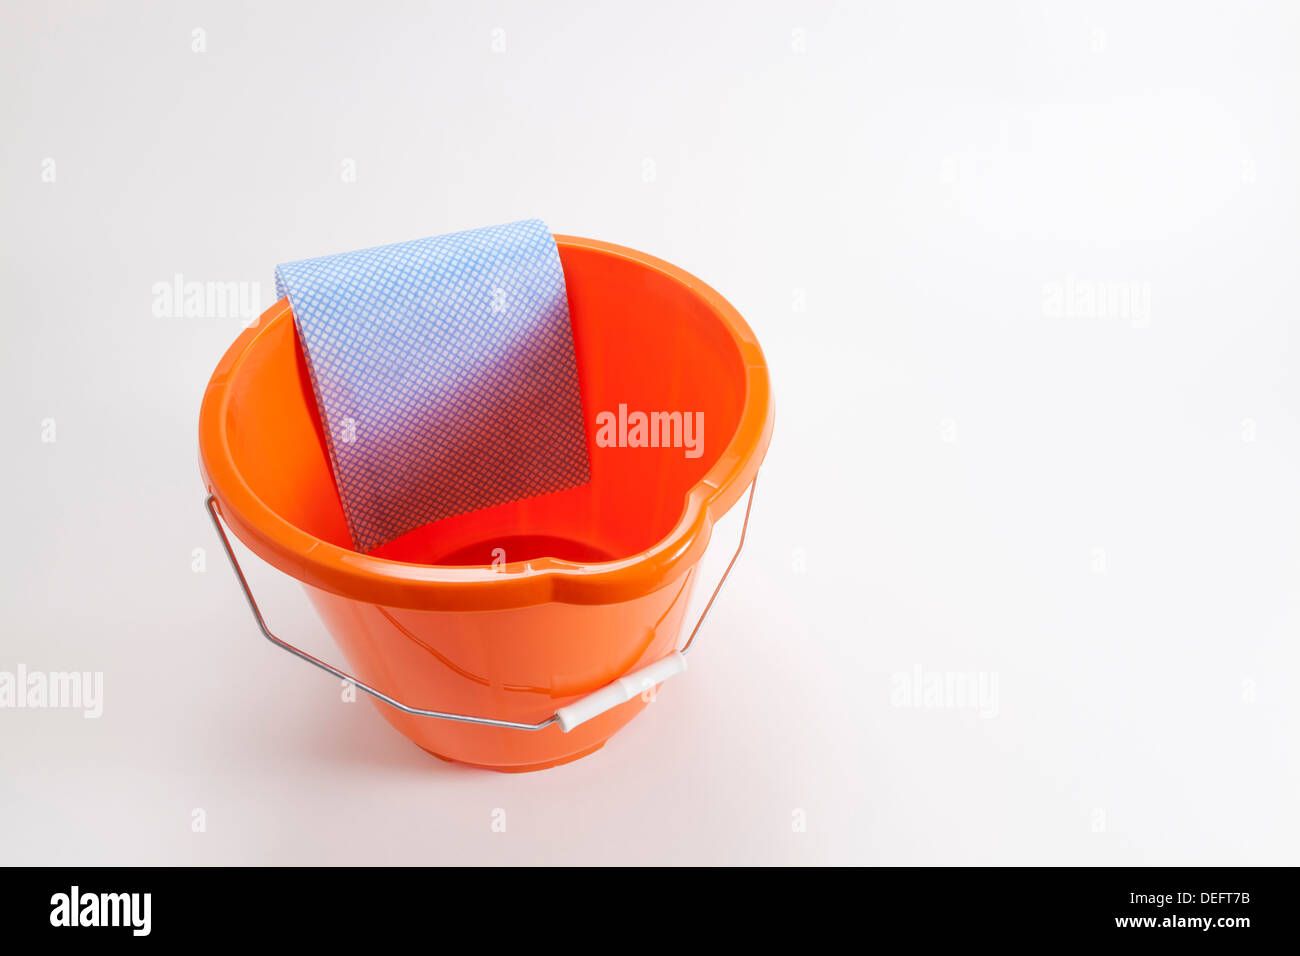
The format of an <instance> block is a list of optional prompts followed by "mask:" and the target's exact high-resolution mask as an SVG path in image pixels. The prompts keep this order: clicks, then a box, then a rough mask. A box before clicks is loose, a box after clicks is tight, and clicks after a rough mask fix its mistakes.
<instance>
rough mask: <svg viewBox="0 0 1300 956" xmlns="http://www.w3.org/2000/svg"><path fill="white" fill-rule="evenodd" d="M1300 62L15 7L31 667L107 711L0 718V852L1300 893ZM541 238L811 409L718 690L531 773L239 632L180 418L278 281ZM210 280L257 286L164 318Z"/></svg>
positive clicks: (712, 626) (1028, 7) (482, 10)
mask: <svg viewBox="0 0 1300 956" xmlns="http://www.w3.org/2000/svg"><path fill="white" fill-rule="evenodd" d="M1298 31H1300V8H1296V7H1295V6H1294V5H1291V4H1286V3H1276V4H1255V3H1247V4H1241V3H1221V4H1195V5H1191V4H1184V3H1173V2H1170V3H1141V4H1132V3H1099V4H1087V5H1083V4H1057V3H1049V4H1041V5H1035V4H1010V3H993V4H979V5H974V4H962V3H956V2H951V3H927V4H920V5H918V4H908V3H874V4H863V5H850V4H831V3H805V2H800V3H794V2H788V3H770V2H768V3H746V4H728V5H723V4H701V3H685V2H682V3H678V2H666V3H661V4H657V5H654V6H646V5H645V4H631V3H623V4H594V3H592V4H589V3H554V4H526V3H503V2H489V3H427V2H422V3H386V4H372V5H364V6H360V7H357V6H354V5H350V4H341V3H305V2H304V3H292V4H278V5H275V6H273V7H272V6H271V5H253V4H225V3H207V2H204V3H196V2H181V3H162V2H149V3H133V4H123V5H103V6H91V5H88V4H81V3H49V2H39V3H38V2H34V0H33V2H26V0H24V2H20V3H17V4H9V5H7V6H6V7H5V9H4V12H3V13H2V14H0V56H2V57H3V60H4V62H5V63H6V65H7V67H8V71H9V75H10V82H8V83H6V84H5V86H4V89H3V91H2V92H0V121H2V123H3V128H4V130H5V133H4V136H3V137H0V201H2V204H3V209H4V210H5V215H4V229H3V233H2V235H3V243H4V246H3V250H2V252H3V255H0V282H2V283H3V284H2V286H0V288H2V289H3V292H4V296H3V301H4V305H3V313H2V314H3V343H4V347H3V349H2V350H0V363H3V365H2V366H0V371H2V372H3V374H0V408H3V410H4V414H3V415H0V438H2V439H3V444H2V445H0V447H3V448H4V467H3V469H2V470H0V475H2V476H3V479H2V480H3V483H4V484H3V496H4V500H5V501H6V502H7V503H8V504H9V509H8V512H7V514H8V518H7V529H6V530H7V545H6V547H5V549H4V552H3V556H2V557H0V598H2V599H3V608H4V622H3V627H0V672H5V671H8V672H13V671H15V669H16V668H18V667H19V666H20V665H21V666H23V667H26V668H31V669H34V670H35V669H39V670H44V671H51V672H53V671H78V672H94V673H99V674H102V679H103V699H102V715H100V716H99V717H97V718H90V719H87V718H85V717H83V715H82V713H80V712H78V711H74V710H57V709H56V710H49V709H46V710H42V709H15V708H9V709H0V861H3V862H13V863H68V864H94V863H98V864H108V863H188V862H193V863H336V864H350V863H410V864H415V863H490V864H496V863H512V864H514V863H543V862H554V863H619V862H626V863H633V862H649V863H679V862H680V863H688V862H689V863H800V864H803V863H885V864H915V863H920V864H926V863H1084V864H1111V863H1113V864H1139V863H1141V864H1191V863H1201V864H1228V863H1294V862H1295V861H1296V858H1297V851H1298V850H1300V827H1298V826H1297V823H1296V821H1295V812H1294V811H1295V807H1296V805H1297V803H1300V774H1298V772H1297V763H1296V748H1295V736H1296V730H1297V726H1298V725H1300V722H1298V721H1297V716H1298V715H1297V703H1296V699H1295V695H1294V693H1293V689H1294V687H1295V686H1296V683H1297V678H1298V677H1300V674H1298V670H1300V651H1298V650H1297V640H1296V635H1297V633H1298V632H1300V600H1298V599H1297V594H1298V593H1300V592H1298V591H1297V582H1300V504H1298V503H1297V499H1298V498H1300V496H1298V495H1297V493H1296V488H1297V487H1300V482H1298V479H1300V421H1298V418H1300V386H1298V384H1297V379H1296V376H1295V375H1294V374H1293V373H1292V372H1291V370H1292V368H1293V367H1294V366H1295V365H1296V362H1297V357H1298V356H1297V352H1296V348H1295V345H1294V333H1293V330H1294V328H1295V326H1296V322H1297V302H1300V288H1298V282H1297V277H1296V276H1297V270H1296V265H1295V264H1296V262H1297V255H1298V253H1300V215H1298V213H1300V203H1298V201H1297V200H1298V190H1297V185H1298V182H1300V110H1298V109H1297V108H1296V107H1297V102H1296V100H1297V94H1296V91H1297V90H1300V65H1298V64H1297V59H1296V57H1295V50H1296V46H1297V33H1298ZM534 215H535V216H540V217H542V218H544V219H545V220H546V221H547V223H548V224H549V225H550V227H551V228H552V229H553V230H555V231H556V232H560V233H568V234H576V235H582V236H592V237H596V238H600V239H605V240H609V241H612V242H617V243H621V244H624V245H629V246H632V247H635V248H639V249H643V250H645V251H646V252H649V253H651V254H653V255H656V256H659V257H661V258H664V259H667V260H669V261H671V262H674V263H676V264H678V265H681V266H682V267H684V268H686V269H687V270H689V271H691V272H693V273H695V274H697V275H699V276H700V277H701V278H703V279H704V280H705V281H707V282H708V283H710V284H711V285H713V286H714V287H715V288H717V289H718V290H719V291H721V292H722V293H723V294H724V295H726V296H727V297H728V298H729V299H730V300H731V301H732V302H733V304H735V306H736V307H737V308H738V309H739V310H740V312H741V313H742V314H743V315H744V316H745V317H746V318H747V320H748V321H749V323H750V324H751V326H752V327H753V328H754V330H755V332H756V333H757V335H758V337H759V339H760V341H761V342H762V344H763V347H764V349H765V352H766V354H767V358H768V361H769V363H770V364H771V366H772V371H773V384H774V389H775V396H776V429H775V435H774V439H773V443H772V447H771V451H770V454H769V456H768V459H767V464H766V466H765V468H764V469H763V472H762V474H761V477H760V480H759V484H758V491H757V496H756V499H755V504H754V512H753V518H752V523H751V527H750V537H749V541H748V543H747V545H746V549H745V554H744V556H743V557H742V559H741V561H740V563H739V564H738V565H737V567H736V569H735V572H734V573H733V576H732V580H731V581H730V582H729V584H728V586H727V590H726V592H725V593H724V596H723V597H722V598H720V599H719V602H718V604H717V605H716V606H715V607H714V609H713V611H712V612H711V614H710V618H709V622H708V624H707V625H706V629H705V631H704V632H702V634H701V639H700V640H701V643H700V645H699V648H698V651H694V652H692V655H691V669H690V670H689V671H688V672H687V673H686V674H684V675H682V676H681V677H678V678H675V679H674V680H673V682H671V683H670V684H668V685H666V686H665V688H664V691H663V693H662V694H661V695H660V697H659V700H658V701H657V702H656V703H655V705H654V706H653V707H651V708H649V709H648V711H647V713H646V714H645V715H644V716H642V717H640V718H639V719H637V720H635V721H634V722H633V723H632V724H630V725H629V726H628V727H627V728H626V730H624V731H623V732H621V733H620V734H619V735H617V736H616V737H615V738H613V740H612V741H611V742H610V743H609V744H608V745H607V746H606V747H605V748H604V749H603V750H602V751H600V752H599V753H598V754H597V755H595V756H593V757H591V758H589V759H584V760H581V761H578V762H576V763H574V764H571V765H568V766H565V767H561V768H557V769H555V770H552V771H547V772H544V773H540V774H529V775H522V776H513V775H499V774H491V773H483V772H478V771H472V770H467V769H463V768H458V767H453V766H450V765H447V764H443V763H440V762H438V761H435V760H433V759H432V758H430V757H428V756H427V755H425V754H424V753H422V752H421V751H419V750H418V749H417V748H415V747H414V746H413V745H411V744H410V743H409V742H407V741H406V740H404V739H403V738H402V737H401V736H400V735H398V734H397V733H395V732H394V731H393V730H392V729H391V728H389V727H388V725H387V724H386V723H385V722H384V721H383V720H382V719H381V718H380V716H379V715H378V714H377V713H375V712H374V711H373V709H372V708H371V707H370V705H369V704H368V703H365V702H360V703H356V704H347V703H343V702H341V701H340V695H339V689H338V687H337V686H336V684H335V683H334V682H332V681H331V680H330V679H329V678H328V677H325V676H324V675H321V674H319V673H317V672H314V671H311V670H310V669H308V668H307V667H306V666H305V665H302V664H301V663H300V662H297V661H294V660H292V659H291V658H290V657H288V656H287V655H285V654H282V653H280V652H278V651H276V650H274V649H273V648H271V647H270V646H269V645H268V644H266V643H265V642H264V641H263V640H262V639H261V638H260V637H259V636H258V635H257V634H256V632H255V631H254V630H253V627H252V624H251V621H250V620H249V618H248V614H247V610H246V608H245V607H244V605H243V602H242V599H241V597H240V595H239V593H238V591H237V589H236V585H235V582H234V579H233V577H232V576H231V575H230V573H229V571H228V570H227V569H226V568H225V567H224V560H223V559H222V557H221V555H220V553H219V551H218V544H217V540H216V538H215V537H214V536H213V534H212V531H211V528H210V527H209V526H208V523H207V517H206V515H205V513H204V511H203V508H202V497H203V491H202V487H201V484H200V480H199V476H198V468H197V450H196V431H197V412H198V406H199V400H200V398H201V395H202V391H203V387H204V385H205V383H206V381H207V378H208V376H209V375H210V373H211V371H212V368H213V366H214V365H215V363H216V361H217V359H218V358H219V357H220V355H221V354H222V352H223V351H224V349H225V348H226V346H227V345H228V344H229V343H230V342H231V341H232V340H233V339H234V337H235V336H236V335H237V334H238V332H239V330H240V327H241V324H242V322H243V321H244V319H245V315H244V314H243V312H245V311H251V312H254V313H255V312H256V311H259V310H260V308H261V307H265V306H267V305H269V304H270V301H271V296H272V283H271V273H272V269H273V267H274V265H275V264H276V263H278V262H282V261H285V260H289V259H298V258H303V257H307V256H314V255H321V254H326V253H331V252H337V251H341V250H346V249H353V248H360V247H365V246H370V245H376V244H380V243H385V242H392V241H398V240H401V239H408V238H414V237H418V236H424V235H432V234H437V233H442V232H447V231H452V230H456V229H464V228H472V227H475V226H481V225H488V224H492V223H498V222H505V221H510V220H514V219H519V218H523V217H526V216H534ZM178 276H179V277H180V281H181V282H191V281H197V282H203V283H222V284H224V283H236V284H237V285H236V288H237V289H238V290H240V292H241V293H242V294H243V295H244V296H245V298H246V299H247V301H248V302H249V303H251V302H254V301H255V302H256V307H254V308H252V309H244V308H242V307H241V308H238V309H228V310H224V311H222V310H214V311H215V312H216V313H220V314H214V312H209V311H207V310H206V309H204V310H198V311H197V312H194V313H191V312H190V311H188V310H186V309H185V308H184V307H183V305H176V304H175V303H173V304H172V305H171V306H168V305H167V303H166V302H165V301H163V299H162V298H160V293H159V291H158V289H159V287H160V285H161V286H167V285H168V284H170V283H174V282H176V281H177V277H178ZM250 579H251V581H252V583H253V585H254V587H255V588H256V589H257V591H258V594H259V596H260V597H261V599H262V601H263V604H264V606H265V608H266V610H267V615H268V618H269V619H270V620H271V621H272V623H273V625H274V626H275V627H277V629H279V630H280V631H282V632H284V633H285V635H286V636H289V637H292V638H295V639H298V640H300V641H301V643H302V644H303V645H305V646H307V647H309V648H311V649H312V650H314V651H316V652H319V653H320V654H321V655H322V656H326V655H330V656H332V657H333V658H334V659H337V652H336V651H334V649H333V647H332V646H331V644H330V642H329V640H328V638H327V637H326V636H325V635H324V633H323V631H322V629H321V628H320V626H319V624H318V622H317V621H316V619H315V617H314V615H313V613H312V611H311V610H310V608H309V607H308V606H307V604H306V602H305V600H304V599H303V598H302V595H301V594H300V593H299V592H298V591H296V590H295V588H294V586H293V585H292V583H291V582H289V581H287V580H286V579H284V578H283V577H281V576H279V575H278V574H276V573H274V572H272V571H270V570H268V569H266V568H264V567H254V568H252V569H251V571H250ZM502 820H504V821H505V825H504V830H502V829H501V827H500V826H497V825H496V824H498V823H499V821H502Z"/></svg>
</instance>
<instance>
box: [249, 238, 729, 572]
mask: <svg viewBox="0 0 1300 956" xmlns="http://www.w3.org/2000/svg"><path fill="white" fill-rule="evenodd" d="M559 250H560V260H561V262H562V264H563V266H564V277H565V282H566V284H567V286H568V295H569V309H570V314H571V319H572V323H573V340H574V348H575V351H576V358H577V366H578V378H579V382H580V387H581V390H582V406H583V418H584V422H585V425H586V434H587V449H588V453H589V455H590V460H591V481H590V482H588V483H587V484H585V485H581V486H578V487H576V488H570V489H567V490H565V491H560V492H555V493H553V494H549V495H543V496H539V497H535V498H527V499H524V500H521V501H514V502H507V503H505V504H501V505H496V506H494V507H491V508H484V509H481V510H479V511H473V512H469V513H467V514H462V515H456V516H454V517H450V518H444V519H442V520H440V521H435V522H431V523H430V524H427V525H425V526H423V527H421V528H418V529H416V530H414V531H411V532H408V533H407V534H405V535H403V536H401V537H400V538H397V539H395V540H394V541H391V542H389V543H388V544H385V545H382V546H381V547H379V548H377V549H375V550H374V551H372V552H371V553H372V554H374V555H376V556H378V557H382V558H389V559H391V560H396V561H406V562H411V563H416V564H433V565H443V566H446V565H487V564H492V563H494V562H495V563H501V562H502V561H504V562H515V561H525V560H532V559H536V558H542V557H555V558H563V559H566V560H569V561H574V562H577V563H592V562H599V561H608V560H614V559H618V558H624V557H630V556H632V555H636V554H638V553H640V552H642V551H645V550H647V549H649V548H651V547H652V546H653V545H655V544H656V543H657V542H658V541H660V540H661V539H662V538H664V537H665V536H666V535H667V534H668V533H669V531H671V530H672V528H673V526H674V525H675V524H676V522H677V520H678V519H679V518H680V517H681V514H682V510H683V508H684V506H685V502H686V495H687V492H688V491H689V490H690V489H691V487H692V486H693V485H695V484H696V483H697V482H698V481H699V480H700V479H701V478H702V477H703V476H704V475H705V473H706V472H708V470H709V469H710V468H711V467H712V466H713V465H714V464H715V463H716V462H717V461H718V458H719V457H720V455H721V454H722V452H723V450H724V449H725V448H726V447H727V444H728V443H729V442H730V440H731V438H732V436H733V435H734V433H735V431H736V428H737V427H738V425H739V422H740V416H741V410H742V406H743V403H744V400H745V394H746V376H745V368H744V363H743V361H742V359H741V355H740V353H739V351H738V350H737V348H736V345H735V343H734V341H733V339H732V337H731V335H730V333H729V331H728V329H727V327H726V326H725V325H724V324H723V322H722V320H721V319H720V318H719V317H718V316H717V315H715V314H714V312H713V311H712V310H711V309H710V308H709V306H708V305H707V304H706V303H705V302H704V301H703V300H702V299H700V298H698V297H697V296H696V295H695V294H693V293H692V291H691V290H690V289H689V288H688V287H686V286H684V285H682V284H681V283H679V282H678V281H677V280H675V279H673V278H672V277H670V276H667V275H665V274H663V273H661V272H659V271H657V270H655V269H653V268H651V267H649V266H647V265H645V264H642V263H638V262H635V261H632V260H629V259H625V258H622V257H620V256H617V255H614V254H611V253H609V252H604V251H601V250H596V249H589V248H584V247H580V246H569V245H565V244H564V243H563V242H561V243H560V246H559ZM230 385H231V387H230V402H229V405H228V411H227V416H228V418H227V421H226V433H227V436H228V441H229V443H230V449H231V457H232V460H233V463H234V465H235V467H236V468H237V469H238V470H239V472H240V473H241V475H242V476H243V478H244V480H245V481H246V482H247V484H248V486H249V488H250V489H251V490H252V491H253V493H254V494H256V495H257V496H258V497H259V498H260V499H261V500H262V501H263V502H264V503H265V504H266V505H267V506H268V507H269V508H271V509H272V510H274V511H276V512H277V513H278V514H280V515H281V516H282V517H283V518H284V519H285V520H287V521H288V522H290V523H291V524H293V525H295V526H297V527H298V528H300V529H302V530H303V531H306V532H307V533H308V534H311V535H312V536H314V537H317V538H320V539H321V540H324V541H327V542H330V543H331V544H335V545H338V546H339V547H343V548H352V541H351V538H350V536H349V534H348V528H347V522H346V521H345V519H344V516H343V508H342V505H341V504H340V502H339V496H338V491H337V489H336V487H335V484H334V478H333V475H332V472H331V467H330V462H329V454H328V452H327V450H326V446H325V438H324V433H323V432H322V430H321V423H320V419H319V416H318V415H317V411H316V400H315V396H314V394H313V392H312V387H311V381H310V379H309V377H308V373H307V367H306V364H305V360H304V358H303V355H302V350H301V348H300V347H299V345H298V338H297V333H296V331H295V329H294V325H293V322H292V321H288V320H287V317H286V320H285V321H278V322H275V323H273V325H272V326H271V327H270V328H268V329H266V330H265V332H264V333H263V334H262V335H261V336H259V337H258V339H257V344H256V346H255V347H254V350H253V352H252V353H250V354H249V355H248V356H247V357H246V359H245V361H244V362H242V363H241V364H240V366H239V370H238V371H237V373H236V375H235V377H234V379H233V380H232V381H231V383H230ZM620 407H621V409H620ZM620 412H621V413H620ZM638 414H639V415H644V416H645V419H644V425H643V426H642V427H640V428H638V425H639V424H641V422H642V421H643V420H642V419H639V418H638ZM701 424H702V428H701V427H699V426H700V425H701ZM611 440H612V441H613V444H609V442H610V441H611ZM620 441H621V442H622V444H621V445H620ZM642 441H643V442H645V443H646V444H645V445H643V446H638V442H642ZM651 443H657V445H658V447H654V445H653V444H651Z"/></svg>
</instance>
